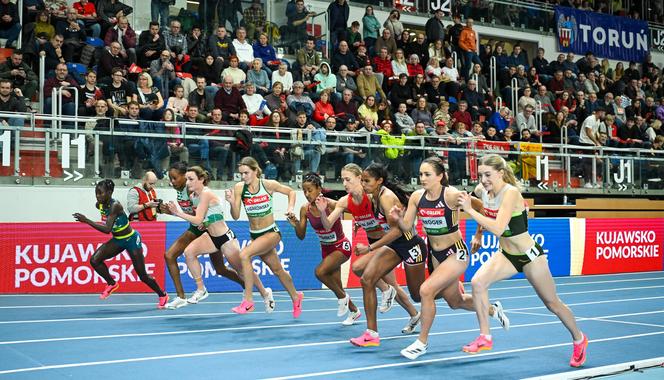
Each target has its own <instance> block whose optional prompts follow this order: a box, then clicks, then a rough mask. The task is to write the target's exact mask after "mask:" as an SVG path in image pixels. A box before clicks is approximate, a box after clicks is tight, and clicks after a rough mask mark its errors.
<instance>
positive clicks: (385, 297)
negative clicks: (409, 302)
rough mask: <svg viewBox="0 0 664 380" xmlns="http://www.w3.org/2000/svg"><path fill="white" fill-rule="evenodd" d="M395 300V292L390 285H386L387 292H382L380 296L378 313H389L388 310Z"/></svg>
mask: <svg viewBox="0 0 664 380" xmlns="http://www.w3.org/2000/svg"><path fill="white" fill-rule="evenodd" d="M395 298H397V290H396V289H394V287H393V286H392V285H388V288H387V290H386V291H384V292H383V294H382V296H381V299H380V307H379V308H378V311H380V312H381V313H387V312H388V311H390V309H391V308H392V306H393V305H394V299H395Z"/></svg>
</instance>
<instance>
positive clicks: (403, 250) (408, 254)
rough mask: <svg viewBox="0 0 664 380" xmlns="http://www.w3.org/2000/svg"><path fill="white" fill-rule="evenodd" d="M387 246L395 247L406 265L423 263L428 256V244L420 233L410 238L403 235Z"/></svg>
mask: <svg viewBox="0 0 664 380" xmlns="http://www.w3.org/2000/svg"><path fill="white" fill-rule="evenodd" d="M387 246H388V247H389V248H391V249H393V250H394V252H396V253H397V255H399V257H401V260H402V261H403V262H404V264H406V265H417V264H422V263H423V262H424V261H425V260H426V258H427V249H426V244H425V243H424V240H422V238H421V237H419V236H418V235H414V236H413V237H412V238H410V239H408V238H406V237H405V236H404V235H401V236H400V237H399V238H398V239H397V240H395V241H393V242H391V243H390V244H388V245H387Z"/></svg>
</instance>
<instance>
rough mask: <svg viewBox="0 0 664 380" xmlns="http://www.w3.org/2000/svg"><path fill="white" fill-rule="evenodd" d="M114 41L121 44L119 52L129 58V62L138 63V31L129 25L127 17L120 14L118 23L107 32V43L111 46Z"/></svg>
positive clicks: (123, 56)
mask: <svg viewBox="0 0 664 380" xmlns="http://www.w3.org/2000/svg"><path fill="white" fill-rule="evenodd" d="M113 42H117V43H118V44H119V45H120V52H119V53H118V54H119V55H120V56H121V57H122V58H127V59H128V60H129V63H136V32H135V31H134V29H132V28H131V26H129V20H128V19H127V17H125V16H120V17H119V18H118V22H117V25H116V26H114V27H112V28H110V29H108V31H107V32H106V37H104V43H105V45H106V46H111V44H112V43H113Z"/></svg>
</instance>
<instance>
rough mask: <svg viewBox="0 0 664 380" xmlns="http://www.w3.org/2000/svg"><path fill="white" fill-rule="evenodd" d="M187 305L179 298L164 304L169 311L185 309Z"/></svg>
mask: <svg viewBox="0 0 664 380" xmlns="http://www.w3.org/2000/svg"><path fill="white" fill-rule="evenodd" d="M187 305H189V304H188V303H187V300H186V299H184V298H180V297H175V299H174V300H173V301H171V302H169V303H167V304H166V308H167V309H170V310H175V309H179V308H181V307H185V306H187Z"/></svg>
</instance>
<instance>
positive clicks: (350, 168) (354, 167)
mask: <svg viewBox="0 0 664 380" xmlns="http://www.w3.org/2000/svg"><path fill="white" fill-rule="evenodd" d="M341 171H342V172H350V173H353V174H355V176H356V177H360V176H362V168H361V167H360V166H359V165H358V164H347V165H345V166H344V167H343V168H341Z"/></svg>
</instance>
